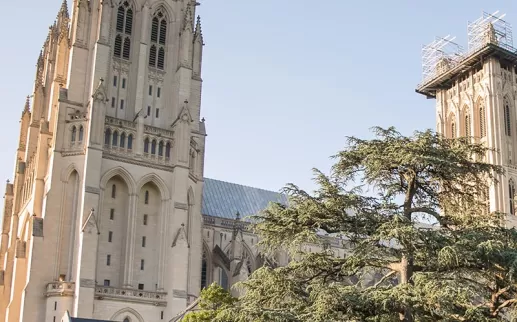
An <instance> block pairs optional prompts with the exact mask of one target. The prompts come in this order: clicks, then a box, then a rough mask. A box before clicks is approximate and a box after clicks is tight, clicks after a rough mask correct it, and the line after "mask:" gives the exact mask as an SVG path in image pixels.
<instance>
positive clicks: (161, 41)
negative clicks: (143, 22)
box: [149, 8, 167, 70]
mask: <svg viewBox="0 0 517 322" xmlns="http://www.w3.org/2000/svg"><path fill="white" fill-rule="evenodd" d="M166 43H167V15H166V14H165V13H164V11H163V9H161V8H160V9H158V10H157V11H156V13H155V14H154V16H153V20H152V24H151V47H150V49H149V66H150V67H153V68H157V69H161V70H164V69H165V46H166Z"/></svg>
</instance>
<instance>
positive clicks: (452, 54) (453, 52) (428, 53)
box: [422, 35, 464, 83]
mask: <svg viewBox="0 0 517 322" xmlns="http://www.w3.org/2000/svg"><path fill="white" fill-rule="evenodd" d="M455 38H456V37H451V36H450V35H449V36H446V37H437V38H436V39H435V40H434V41H433V42H432V43H430V44H428V45H426V46H423V47H422V74H423V75H422V76H423V80H422V81H423V82H424V83H425V82H426V81H428V80H430V79H432V78H434V77H435V76H437V75H439V74H441V73H443V72H445V71H447V70H448V69H450V68H452V67H454V66H456V65H457V64H458V62H460V61H461V60H462V59H463V57H464V56H463V48H462V47H461V46H460V45H458V44H457V43H455V42H454V39H455Z"/></svg>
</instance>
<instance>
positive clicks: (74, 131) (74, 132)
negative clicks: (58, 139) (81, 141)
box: [72, 125, 77, 143]
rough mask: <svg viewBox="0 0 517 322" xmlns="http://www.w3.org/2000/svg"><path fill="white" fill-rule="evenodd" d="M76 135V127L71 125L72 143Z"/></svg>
mask: <svg viewBox="0 0 517 322" xmlns="http://www.w3.org/2000/svg"><path fill="white" fill-rule="evenodd" d="M76 135H77V128H76V127H75V125H74V126H72V143H74V142H75V136H76Z"/></svg>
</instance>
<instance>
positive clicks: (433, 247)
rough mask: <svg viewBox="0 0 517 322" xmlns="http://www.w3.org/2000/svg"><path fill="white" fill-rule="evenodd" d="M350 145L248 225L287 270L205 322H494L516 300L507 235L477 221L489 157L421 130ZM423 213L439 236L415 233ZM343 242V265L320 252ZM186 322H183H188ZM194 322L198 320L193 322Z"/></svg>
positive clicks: (483, 217)
mask: <svg viewBox="0 0 517 322" xmlns="http://www.w3.org/2000/svg"><path fill="white" fill-rule="evenodd" d="M374 131H375V134H376V138H375V139H372V140H361V139H358V138H353V137H352V138H349V139H348V144H347V147H346V148H345V150H344V151H342V152H340V153H339V154H338V155H336V156H335V159H336V164H335V165H334V167H333V168H332V171H331V173H330V175H328V176H327V175H325V174H323V173H321V172H320V171H317V170H315V181H316V183H317V185H318V190H317V191H315V192H314V193H312V194H309V193H307V192H305V191H303V190H301V189H299V188H298V187H297V186H295V185H288V186H287V187H286V188H285V192H286V193H287V194H288V195H289V196H290V204H289V206H287V207H286V206H283V205H279V204H274V205H271V206H270V207H269V208H268V209H267V210H266V211H264V212H263V213H262V214H260V215H259V216H258V217H257V219H258V221H257V222H258V223H257V224H256V225H255V229H256V232H257V233H258V234H259V235H260V237H261V242H260V246H261V247H262V249H263V250H264V252H265V253H273V252H274V251H277V250H278V249H284V250H286V251H287V252H289V254H290V256H291V258H293V260H292V261H291V262H290V264H289V265H288V266H286V267H280V268H276V269H272V268H268V267H264V268H261V269H259V270H258V271H256V272H254V274H253V275H252V277H251V278H250V279H249V280H248V281H246V282H243V283H241V285H240V287H241V288H242V289H243V290H244V291H245V294H244V295H243V296H242V297H241V298H240V299H239V301H238V302H236V303H234V304H233V305H231V306H225V308H224V309H222V310H220V311H219V312H218V315H217V317H215V318H214V321H242V322H245V321H246V322H247V321H250V322H251V321H253V322H262V321H263V322H266V321H267V322H270V321H315V322H330V321H400V320H404V321H488V320H490V321H497V320H503V313H504V315H506V316H509V315H510V314H512V311H513V307H514V305H515V302H516V301H517V300H516V299H515V298H516V292H517V284H516V283H515V279H516V277H517V273H516V272H517V270H516V268H517V251H516V250H517V233H516V231H515V230H513V229H507V228H505V227H504V225H503V217H502V216H501V215H500V214H497V213H488V211H487V190H488V186H489V185H490V184H494V182H495V181H496V179H497V178H500V177H501V175H503V171H502V169H501V168H500V167H497V166H493V165H490V164H487V163H485V162H483V161H482V160H483V159H484V158H485V156H486V155H487V154H488V153H495V152H493V151H489V150H488V149H486V148H485V147H484V146H483V145H480V144H473V143H469V142H468V140H467V139H455V140H452V139H446V138H444V137H442V136H440V135H438V134H436V133H433V132H431V131H426V132H416V133H415V134H414V135H413V136H411V137H405V136H402V135H401V134H399V133H398V132H396V131H395V130H394V129H393V128H389V129H381V128H375V129H374ZM419 214H426V215H427V216H431V217H433V218H434V219H435V220H436V221H438V222H439V224H440V225H439V226H440V227H439V228H438V227H430V226H422V225H415V218H416V217H417V216H418V215H419ZM321 231H324V232H326V233H328V234H332V235H333V236H339V237H340V238H342V240H343V246H344V247H346V248H347V250H348V251H347V256H346V257H345V258H336V257H335V256H334V253H333V251H332V250H330V249H328V248H325V247H322V249H324V250H323V251H322V252H319V253H303V252H300V247H301V245H303V244H305V243H307V242H311V243H320V244H321V245H322V246H324V245H325V238H322V237H321V235H320V234H317V233H318V232H321ZM374 275H375V276H376V278H373V279H372V276H374ZM192 321H194V320H192ZM199 321H201V320H199Z"/></svg>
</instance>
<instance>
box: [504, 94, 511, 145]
mask: <svg viewBox="0 0 517 322" xmlns="http://www.w3.org/2000/svg"><path fill="white" fill-rule="evenodd" d="M504 132H505V133H506V135H507V136H512V119H511V116H510V103H509V102H508V99H505V100H504Z"/></svg>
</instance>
